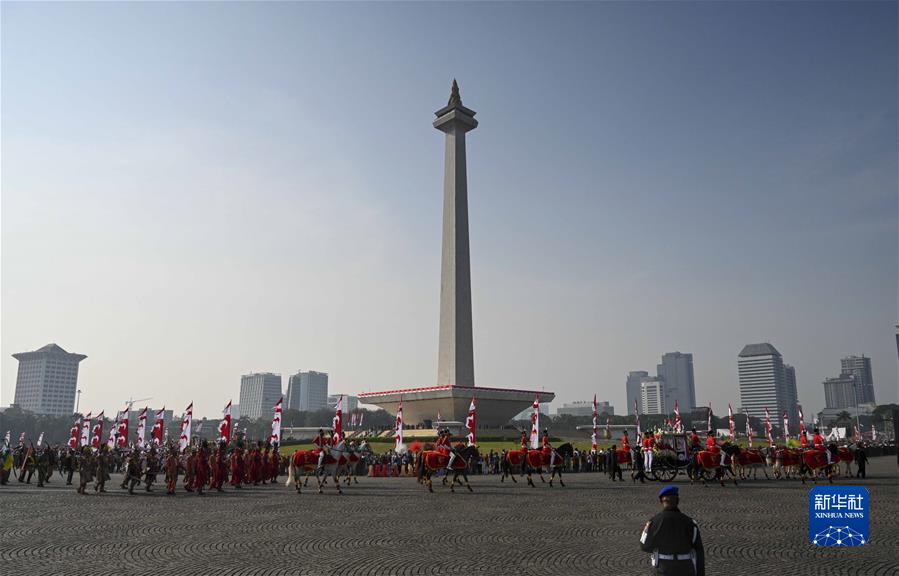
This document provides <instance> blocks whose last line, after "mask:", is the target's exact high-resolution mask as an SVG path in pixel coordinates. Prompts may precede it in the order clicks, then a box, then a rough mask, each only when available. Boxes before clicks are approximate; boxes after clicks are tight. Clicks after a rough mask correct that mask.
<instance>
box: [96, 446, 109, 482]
mask: <svg viewBox="0 0 899 576" xmlns="http://www.w3.org/2000/svg"><path fill="white" fill-rule="evenodd" d="M111 464H112V457H111V455H110V454H109V448H107V447H106V446H103V447H102V448H100V452H99V453H98V454H97V474H96V478H95V479H94V492H106V481H107V480H109V467H110V465H111Z"/></svg>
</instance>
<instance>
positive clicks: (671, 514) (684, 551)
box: [640, 508, 705, 576]
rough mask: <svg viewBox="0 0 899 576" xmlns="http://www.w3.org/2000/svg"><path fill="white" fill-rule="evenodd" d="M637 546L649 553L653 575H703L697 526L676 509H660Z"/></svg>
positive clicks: (703, 552)
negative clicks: (650, 554)
mask: <svg viewBox="0 0 899 576" xmlns="http://www.w3.org/2000/svg"><path fill="white" fill-rule="evenodd" d="M640 548H642V549H643V551H644V552H652V565H653V572H652V573H653V574H665V575H667V576H705V551H704V550H703V548H702V537H701V536H700V535H699V527H698V526H697V525H696V522H694V521H693V519H692V518H690V517H689V516H687V515H686V514H683V513H682V512H681V511H680V510H678V509H676V508H675V509H671V510H663V511H662V512H660V513H658V514H656V515H655V516H654V517H653V518H652V520H650V523H649V527H648V528H647V529H646V530H644V531H643V535H642V536H641V537H640Z"/></svg>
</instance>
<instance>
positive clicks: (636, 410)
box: [634, 398, 643, 442]
mask: <svg viewBox="0 0 899 576" xmlns="http://www.w3.org/2000/svg"><path fill="white" fill-rule="evenodd" d="M634 416H635V420H636V423H637V441H638V442H639V441H640V438H641V437H642V436H643V431H642V430H640V409H639V408H638V407H637V399H636V398H634Z"/></svg>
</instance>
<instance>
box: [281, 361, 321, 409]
mask: <svg viewBox="0 0 899 576" xmlns="http://www.w3.org/2000/svg"><path fill="white" fill-rule="evenodd" d="M327 407H328V375H327V374H326V373H324V372H313V371H309V372H302V371H300V372H297V373H296V374H294V375H293V376H291V377H290V380H288V382H287V408H289V409H290V410H299V411H300V412H314V411H315V410H322V409H324V408H327Z"/></svg>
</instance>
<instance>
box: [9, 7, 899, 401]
mask: <svg viewBox="0 0 899 576" xmlns="http://www.w3.org/2000/svg"><path fill="white" fill-rule="evenodd" d="M0 47H2V363H0V368H2V371H0V374H2V399H0V403H2V404H4V405H5V404H9V403H10V402H11V401H12V400H13V391H14V387H15V376H16V365H17V363H16V361H15V360H14V359H13V358H11V357H10V355H11V354H13V353H15V352H20V351H25V350H33V349H36V348H38V347H40V346H43V345H45V344H47V343H48V342H56V343H58V344H60V345H61V346H62V347H63V348H65V349H67V350H69V351H73V352H79V353H83V354H87V355H88V358H87V360H85V361H84V362H83V363H82V364H81V373H80V379H79V387H80V388H82V389H83V390H84V394H83V396H82V404H81V406H82V409H83V410H85V411H87V410H93V411H95V412H96V411H98V410H100V409H105V410H106V411H107V413H109V412H111V411H114V410H116V409H119V408H120V407H121V406H122V404H123V402H124V401H125V400H126V399H127V398H128V397H129V396H132V395H133V396H134V397H136V398H137V397H144V396H152V397H153V400H152V401H151V402H150V403H151V404H153V405H159V404H162V403H165V404H166V406H168V407H170V408H173V409H175V410H176V412H178V411H180V410H182V409H183V408H184V406H185V405H186V404H187V403H188V402H190V401H191V400H193V401H194V402H195V405H196V412H197V413H198V414H200V415H207V416H216V415H217V414H219V413H220V410H221V406H222V405H223V404H224V403H225V402H227V400H228V399H229V398H234V401H235V402H236V401H237V399H238V393H239V383H240V376H241V374H244V373H248V372H252V371H273V372H280V373H281V374H283V375H284V387H285V388H286V386H287V375H289V374H291V373H294V372H296V371H297V370H299V369H303V370H308V369H313V370H321V371H326V372H328V373H329V374H330V383H331V390H332V391H336V392H346V393H355V392H361V391H366V390H378V389H386V388H397V387H406V386H429V385H433V384H434V383H435V381H436V374H437V329H438V326H437V323H438V316H439V310H438V306H439V286H440V241H441V232H440V226H441V209H442V198H441V195H442V178H443V165H442V163H443V135H442V134H441V133H440V132H438V131H437V130H435V129H434V128H433V127H432V126H431V122H432V120H433V118H434V114H433V113H434V111H435V110H437V109H438V108H440V107H442V106H443V105H445V104H446V100H447V97H448V95H449V87H450V82H451V80H452V79H453V77H456V78H458V80H459V84H460V86H461V91H462V98H463V101H464V103H465V105H466V106H468V107H470V108H472V109H474V110H476V111H477V112H478V116H477V118H478V120H479V121H480V126H479V127H478V129H477V130H475V131H474V132H472V133H471V134H470V135H469V139H468V154H469V156H468V168H469V173H468V178H469V185H468V187H469V195H470V210H471V250H472V254H471V257H472V291H473V305H474V339H475V378H476V382H477V383H478V384H479V385H482V386H497V387H516V388H536V389H540V388H545V389H546V390H553V391H555V392H556V393H557V403H558V402H568V401H572V400H582V399H588V398H590V397H592V395H593V393H594V392H595V393H597V394H598V396H599V399H601V400H603V399H607V400H610V401H611V402H612V403H613V404H614V405H615V407H616V409H617V410H618V411H619V412H624V411H625V410H626V407H625V405H624V404H625V401H624V398H625V391H624V381H625V375H626V373H627V372H628V371H629V370H641V369H642V370H648V371H650V372H652V373H654V372H655V365H656V364H657V363H658V362H659V358H660V356H661V354H662V353H664V352H668V351H674V350H680V351H682V352H692V353H693V354H694V361H695V371H696V395H697V400H698V402H699V403H705V402H707V401H709V400H711V401H712V402H713V403H714V404H715V405H716V406H719V407H721V409H719V410H718V411H719V413H720V412H722V411H723V406H724V405H726V403H727V402H729V401H731V402H733V403H734V407H735V409H736V408H737V407H738V406H739V392H738V386H737V354H738V353H739V351H740V349H741V348H742V347H743V345H744V344H747V343H750V342H760V341H769V342H771V343H773V344H774V345H775V346H776V347H777V348H778V349H779V350H780V351H781V352H782V353H783V355H784V359H785V361H786V362H788V363H790V364H793V365H795V366H796V371H797V378H798V382H799V396H800V401H801V402H802V404H803V405H804V406H805V407H806V409H807V410H806V411H807V412H808V411H809V409H818V408H820V407H822V406H823V403H824V397H823V387H822V385H821V382H822V380H823V379H824V378H825V377H828V376H833V375H836V374H837V373H838V372H839V369H840V357H841V356H844V355H847V354H853V353H855V354H861V353H864V354H867V355H869V356H870V357H871V358H872V361H873V368H874V378H875V384H876V387H877V390H876V392H877V399H878V400H879V401H882V402H883V401H896V399H897V387H899V385H897V354H896V342H895V337H894V334H895V330H894V324H896V319H897V152H899V151H897V113H896V107H897V5H896V4H895V3H887V2H884V3H877V4H868V5H865V4H862V3H858V2H853V3H846V4H840V3H807V2H806V3H798V2H791V3H783V4H775V3H770V2H766V3H746V4H736V3H710V2H702V3H695V4H678V3H664V4H656V3H629V4H623V3H622V4H618V3H601V4H589V5H588V4H552V5H550V4H501V5H500V4H495V5H489V4H488V5H483V4H470V3H465V4H452V5H450V4H345V3H337V4H270V3H266V4H261V3H260V4H211V3H183V4H174V3H156V4H133V3H115V4H87V3H71V4H39V3H28V4H13V3H8V2H4V3H3V4H2V46H0Z"/></svg>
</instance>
